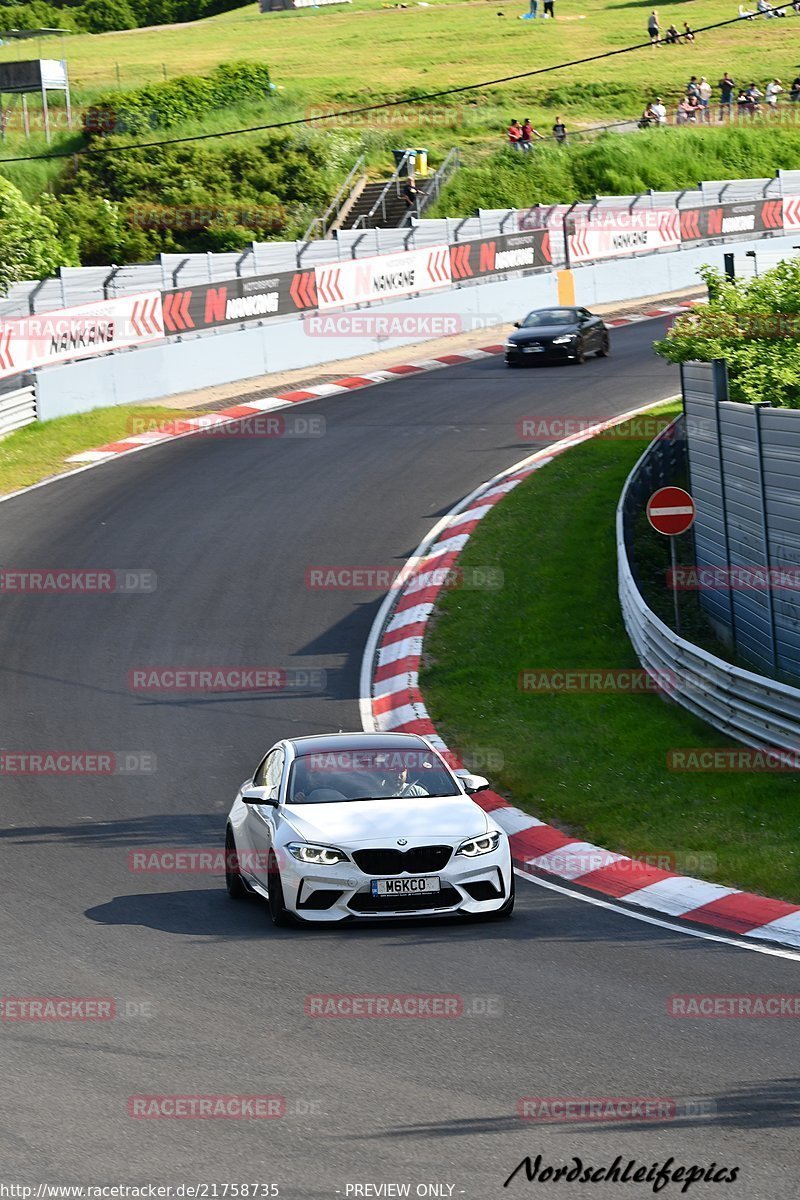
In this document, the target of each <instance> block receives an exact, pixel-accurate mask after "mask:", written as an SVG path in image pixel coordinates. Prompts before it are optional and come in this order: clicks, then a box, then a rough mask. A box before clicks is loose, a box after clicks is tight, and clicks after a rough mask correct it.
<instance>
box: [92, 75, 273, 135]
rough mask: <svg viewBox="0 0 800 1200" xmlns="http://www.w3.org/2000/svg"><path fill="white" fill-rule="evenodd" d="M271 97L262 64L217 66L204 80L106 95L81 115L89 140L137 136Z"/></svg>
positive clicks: (197, 77)
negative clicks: (110, 135)
mask: <svg viewBox="0 0 800 1200" xmlns="http://www.w3.org/2000/svg"><path fill="white" fill-rule="evenodd" d="M271 94H272V84H271V82H270V77H269V68H268V67H267V66H266V65H265V64H263V63H256V62H230V63H220V65H219V66H218V67H215V68H214V70H213V71H212V72H211V73H210V74H209V75H179V76H178V77H177V78H175V79H169V80H166V81H165V82H164V83H151V84H148V85H146V86H145V87H140V88H135V89H133V90H132V91H127V92H108V93H106V94H105V95H103V96H100V97H99V99H98V100H97V101H96V102H95V103H94V104H93V105H92V106H91V108H88V109H87V110H86V112H85V113H84V115H83V128H84V132H85V133H86V134H88V135H89V136H105V135H106V134H109V133H128V134H134V135H139V134H142V133H146V132H147V131H148V130H152V129H172V128H174V127H175V126H177V125H181V124H183V122H185V121H191V120H201V119H202V118H203V117H205V116H207V115H208V114H209V113H212V112H215V111H216V110H218V109H221V108H230V107H232V106H233V105H236V104H241V103H243V102H245V103H246V102H248V101H250V102H253V101H257V100H263V99H264V98H265V97H266V96H270V95H271Z"/></svg>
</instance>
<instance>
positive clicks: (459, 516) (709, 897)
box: [361, 405, 800, 949]
mask: <svg viewBox="0 0 800 1200" xmlns="http://www.w3.org/2000/svg"><path fill="white" fill-rule="evenodd" d="M652 407H654V406H653V405H648V406H647V408H652ZM644 411H647V409H636V410H635V411H634V412H629V413H625V414H624V415H623V416H620V417H615V418H614V419H613V420H611V421H605V422H602V423H598V424H596V425H594V426H591V427H590V428H587V429H585V430H581V431H580V433H577V434H574V435H572V436H571V437H567V438H564V439H563V440H562V441H559V442H556V443H554V444H553V445H552V446H549V447H548V448H547V449H545V450H539V451H537V453H535V454H532V455H531V456H530V457H528V458H526V459H524V460H523V461H522V462H520V463H517V464H515V466H513V467H511V468H509V469H508V470H507V471H505V472H502V473H501V474H500V475H497V476H495V478H494V479H491V480H489V482H488V483H486V484H483V485H481V487H479V488H478V489H477V490H476V491H474V492H473V493H472V494H471V495H470V496H468V497H467V498H466V499H465V500H463V501H461V503H460V504H458V505H456V507H455V508H454V509H452V511H451V512H450V513H448V514H447V515H446V516H445V517H444V518H443V519H442V520H441V521H440V522H439V523H438V524H437V525H436V527H435V528H434V529H433V530H432V531H431V533H430V534H429V535H428V537H427V538H426V539H425V541H424V542H423V543H422V545H421V546H420V547H419V548H418V549H417V551H416V553H415V554H414V556H413V557H412V558H410V559H409V560H408V562H407V563H406V564H405V566H404V568H403V570H402V572H401V573H400V576H399V577H398V579H397V580H396V581H395V583H394V584H393V586H392V589H391V591H390V592H389V594H388V595H387V596H386V598H385V599H384V602H383V605H382V607H381V610H380V612H379V613H378V616H377V617H376V620H375V623H374V625H373V628H372V631H371V634H370V638H369V641H368V644H367V648H366V651H365V654H364V660H363V664H362V675H361V697H362V699H361V718H362V724H363V726H364V728H365V729H370V730H385V731H387V732H389V731H391V732H393V733H419V734H422V735H423V736H424V737H426V738H428V740H429V741H430V742H431V743H432V744H433V745H435V746H436V747H437V748H438V749H439V750H440V751H441V752H442V753H443V754H445V755H446V757H447V760H448V762H450V763H451V765H453V766H456V767H458V766H461V763H460V762H459V761H458V760H457V756H456V755H454V754H453V753H452V752H451V750H450V749H449V748H448V746H447V745H446V744H445V742H444V741H443V739H442V738H441V737H440V736H439V734H438V733H437V731H436V728H435V726H434V725H433V722H432V721H431V719H430V717H429V716H428V712H427V710H426V708H425V702H424V700H423V697H422V694H421V692H420V690H419V668H420V659H421V655H422V645H423V640H424V636H425V629H426V626H427V623H428V621H429V619H430V616H431V613H432V612H433V609H434V605H435V602H436V598H437V596H438V594H439V592H440V591H441V589H442V587H443V586H444V585H445V583H446V579H447V573H448V571H449V570H450V569H451V568H452V567H453V565H454V564H455V562H456V560H457V559H458V557H459V555H460V553H461V551H462V550H463V548H464V546H465V545H466V543H467V542H468V540H469V538H470V535H471V534H472V531H473V530H474V529H475V528H476V526H477V525H478V524H479V522H480V521H481V520H482V519H483V518H484V517H485V516H486V514H487V513H489V512H491V511H492V509H493V508H494V506H495V505H496V504H498V503H499V502H500V501H501V500H502V499H503V497H504V496H507V495H508V493H509V492H510V491H513V489H514V488H515V487H517V486H518V485H519V484H520V483H522V482H523V480H525V479H527V478H528V476H530V475H531V474H533V472H534V471H538V470H539V469H540V468H541V467H543V466H546V465H547V463H549V462H552V461H553V459H554V458H556V457H557V456H558V455H560V454H563V453H564V451H565V450H569V449H570V448H571V447H572V446H577V445H579V444H580V443H581V442H585V441H587V440H588V439H589V438H591V437H594V436H596V435H597V434H598V433H600V432H602V431H603V430H604V429H608V428H611V427H612V426H614V425H617V424H620V423H621V422H622V421H626V420H628V419H629V418H631V417H633V416H636V415H638V414H639V413H641V412H644ZM475 799H476V800H477V802H478V803H479V804H480V806H481V807H482V808H483V809H485V810H486V811H487V812H491V814H492V817H493V818H494V820H495V821H497V822H498V824H499V825H501V826H502V827H503V829H505V831H506V832H507V833H508V834H509V837H510V841H511V851H512V856H513V859H514V865H515V867H516V868H517V870H518V871H521V872H522V873H523V874H527V875H529V876H532V877H535V878H536V879H538V880H539V881H541V880H551V881H555V880H561V881H566V882H567V883H568V884H569V885H570V886H571V887H575V888H579V889H581V891H580V893H579V894H580V895H581V896H584V898H586V896H585V895H584V889H585V891H586V893H587V894H588V895H589V896H591V895H592V894H599V895H600V896H602V897H604V898H605V899H606V900H609V899H612V900H613V901H614V902H615V905H614V907H615V906H616V903H619V902H623V903H624V904H625V905H634V906H636V908H637V909H638V910H640V911H642V912H648V913H651V914H658V916H659V917H660V918H662V919H663V918H666V919H668V920H669V921H674V920H675V919H679V920H680V921H682V922H687V924H686V926H680V925H675V924H670V925H668V927H669V928H672V929H680V928H684V929H685V930H686V931H687V932H688V931H690V929H691V927H692V926H696V927H699V928H705V929H707V930H709V931H714V933H716V934H734V935H738V936H745V937H747V938H755V939H760V941H761V942H763V943H768V942H774V943H778V944H779V945H781V946H788V947H793V948H795V949H800V906H799V905H796V904H787V903H786V902H785V901H783V900H771V899H769V898H768V897H765V896H756V895H751V894H749V893H747V892H742V891H739V890H738V889H737V888H732V887H722V886H720V885H719V884H716V883H707V882H706V881H705V880H702V879H692V878H690V877H688V876H685V875H678V874H676V873H674V872H671V871H666V870H661V869H660V868H657V867H653V866H650V865H648V864H646V863H642V862H637V861H636V860H635V859H631V858H628V857H626V856H625V855H624V854H615V853H612V852H611V851H609V850H604V849H603V848H602V847H600V846H594V845H592V844H591V843H590V842H585V841H582V840H581V839H580V838H576V837H570V836H569V835H568V834H566V833H563V832H562V831H561V830H560V829H556V828H554V827H553V826H552V825H547V824H545V823H544V822H543V821H539V820H537V818H536V817H532V816H530V814H528V813H525V812H521V811H520V810H519V809H517V808H513V807H512V806H511V805H510V804H509V803H508V802H507V801H506V800H504V799H503V797H502V796H500V795H498V794H497V793H496V792H492V791H488V792H481V793H479V794H478V795H476V797H475ZM559 890H560V889H559ZM617 911H620V910H619V909H618V910H617ZM622 911H626V912H629V911H630V910H627V909H624V910H622ZM652 923H656V924H661V923H663V922H662V921H656V922H652ZM716 940H720V939H716ZM721 940H725V939H724V938H723V939H721Z"/></svg>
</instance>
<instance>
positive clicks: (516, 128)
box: [508, 117, 522, 150]
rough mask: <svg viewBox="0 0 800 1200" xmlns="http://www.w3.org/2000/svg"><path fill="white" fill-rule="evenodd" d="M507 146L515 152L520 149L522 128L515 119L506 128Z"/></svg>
mask: <svg viewBox="0 0 800 1200" xmlns="http://www.w3.org/2000/svg"><path fill="white" fill-rule="evenodd" d="M508 144H509V146H512V147H513V148H514V149H515V150H521V149H522V126H521V125H520V123H519V121H518V120H517V118H516V117H514V120H513V121H512V122H511V124H510V125H509V127H508Z"/></svg>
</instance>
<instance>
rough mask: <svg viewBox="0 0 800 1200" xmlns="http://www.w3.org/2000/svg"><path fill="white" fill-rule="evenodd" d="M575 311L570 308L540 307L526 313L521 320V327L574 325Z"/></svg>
mask: <svg viewBox="0 0 800 1200" xmlns="http://www.w3.org/2000/svg"><path fill="white" fill-rule="evenodd" d="M575 321H576V317H575V313H574V312H573V310H572V309H571V308H542V309H540V310H539V312H532V313H528V315H527V317H526V318H525V320H524V321H523V322H522V328H523V329H531V328H533V327H534V326H536V325H574V324H575Z"/></svg>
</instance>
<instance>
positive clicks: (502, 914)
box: [483, 867, 517, 921]
mask: <svg viewBox="0 0 800 1200" xmlns="http://www.w3.org/2000/svg"><path fill="white" fill-rule="evenodd" d="M516 891H517V889H516V884H515V881H514V868H513V867H512V868H511V888H510V891H509V893H508V898H507V900H506V902H505V904H501V906H500V908H498V909H495V911H494V912H490V913H486V915H485V916H484V918H483V919H484V921H504V920H507V919H508V917H510V916H511V914H512V913H513V911H514V900H515V897H516Z"/></svg>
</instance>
